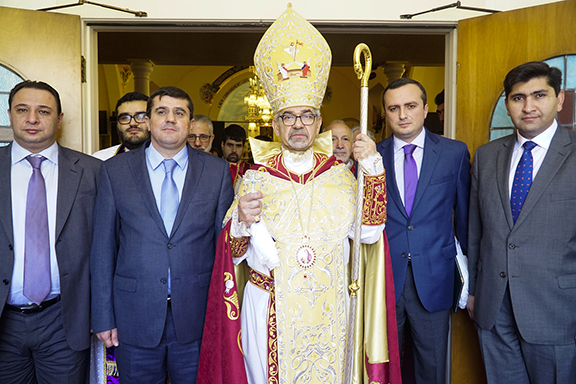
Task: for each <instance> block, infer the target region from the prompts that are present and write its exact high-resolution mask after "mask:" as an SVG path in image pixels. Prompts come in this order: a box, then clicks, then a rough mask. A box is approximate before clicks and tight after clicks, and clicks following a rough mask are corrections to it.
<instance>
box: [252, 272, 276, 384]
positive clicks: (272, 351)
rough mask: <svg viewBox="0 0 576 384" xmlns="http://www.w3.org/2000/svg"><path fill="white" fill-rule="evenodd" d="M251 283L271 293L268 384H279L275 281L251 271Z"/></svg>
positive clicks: (269, 301)
mask: <svg viewBox="0 0 576 384" xmlns="http://www.w3.org/2000/svg"><path fill="white" fill-rule="evenodd" d="M250 282H251V283H252V284H254V285H255V286H256V287H258V288H260V289H261V290H263V291H266V292H268V293H270V299H269V300H268V384H276V383H278V333H277V329H276V295H275V294H274V279H273V278H271V277H268V276H266V275H264V274H262V273H260V272H258V271H256V270H254V269H250Z"/></svg>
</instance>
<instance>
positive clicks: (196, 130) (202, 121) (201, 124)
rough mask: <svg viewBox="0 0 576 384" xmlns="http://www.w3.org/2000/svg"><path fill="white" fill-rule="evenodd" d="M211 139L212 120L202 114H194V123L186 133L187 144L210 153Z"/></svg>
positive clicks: (212, 136) (212, 135)
mask: <svg viewBox="0 0 576 384" xmlns="http://www.w3.org/2000/svg"><path fill="white" fill-rule="evenodd" d="M212 141H214V126H213V125H212V120H210V119H209V118H208V117H207V116H204V115H194V124H193V125H192V128H190V134H189V135H188V144H190V146H191V147H192V148H195V149H197V150H199V151H204V152H206V153H210V152H211V150H212Z"/></svg>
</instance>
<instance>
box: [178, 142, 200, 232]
mask: <svg viewBox="0 0 576 384" xmlns="http://www.w3.org/2000/svg"><path fill="white" fill-rule="evenodd" d="M186 148H188V169H187V170H186V179H185V180H184V187H183V188H182V197H181V198H180V204H179V205H178V212H177V213H176V218H175V219H174V225H173V226H172V234H174V233H175V232H176V230H177V229H178V227H179V226H180V223H182V219H183V217H184V213H185V212H186V210H187V208H188V205H190V202H191V201H192V197H193V196H194V193H195V192H196V188H197V187H198V183H199V182H200V175H201V174H202V172H203V171H204V159H202V157H201V156H200V155H199V154H200V153H199V152H198V151H196V150H194V149H192V147H190V146H189V145H186ZM172 234H171V235H170V236H172Z"/></svg>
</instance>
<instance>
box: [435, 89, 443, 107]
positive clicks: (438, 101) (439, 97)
mask: <svg viewBox="0 0 576 384" xmlns="http://www.w3.org/2000/svg"><path fill="white" fill-rule="evenodd" d="M434 104H436V105H437V106H438V105H440V104H444V90H442V92H440V93H439V94H437V95H436V97H435V98H434Z"/></svg>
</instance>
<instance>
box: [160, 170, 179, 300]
mask: <svg viewBox="0 0 576 384" xmlns="http://www.w3.org/2000/svg"><path fill="white" fill-rule="evenodd" d="M162 164H164V172H165V174H164V180H163V181H162V192H161V194H160V215H162V221H163V222H164V227H165V228H166V233H167V234H168V237H170V233H172V226H173V225H174V219H175V218H176V213H177V212H178V204H179V203H180V201H179V200H180V196H179V195H178V187H177V186H176V183H175V182H174V178H173V177H172V172H174V167H175V166H176V161H175V160H174V159H164V160H163V161H162ZM171 291H172V284H171V281H170V267H168V295H170V293H171Z"/></svg>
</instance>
